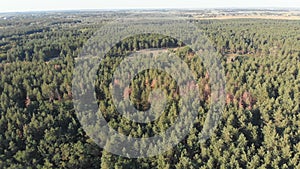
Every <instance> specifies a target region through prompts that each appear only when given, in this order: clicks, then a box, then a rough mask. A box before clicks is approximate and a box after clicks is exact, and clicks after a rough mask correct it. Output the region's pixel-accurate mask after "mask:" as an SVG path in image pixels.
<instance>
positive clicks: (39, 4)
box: [0, 0, 300, 12]
mask: <svg viewBox="0 0 300 169" xmlns="http://www.w3.org/2000/svg"><path fill="white" fill-rule="evenodd" d="M271 7H275V8H300V0H0V12H23V11H45V10H47V11H48V10H77V9H82V10H84V9H138V8H141V9H146V8H148V9H158V8H177V9H180V8H193V9H202V8H271Z"/></svg>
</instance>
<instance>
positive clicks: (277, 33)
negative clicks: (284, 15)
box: [0, 12, 300, 169]
mask: <svg viewBox="0 0 300 169" xmlns="http://www.w3.org/2000/svg"><path fill="white" fill-rule="evenodd" d="M121 15H122V16H124V15H127V13H121V12H120V13H117V12H103V13H100V12H99V13H98V12H91V13H84V12H82V13H80V12H79V13H71V12H66V13H60V14H55V13H45V14H43V13H34V14H15V15H13V16H9V17H6V18H5V19H3V18H0V168H22V169H23V168H178V169H180V168H299V167H300V129H299V127H300V113H299V112H300V109H299V106H300V105H299V103H300V100H299V99H300V73H299V70H300V63H299V62H300V22H299V21H293V20H289V21H287V20H263V19H235V20H190V21H191V22H194V23H195V24H197V25H199V28H201V29H202V30H203V33H204V34H205V35H206V36H207V37H208V38H209V40H210V42H211V43H212V44H213V46H214V47H215V49H216V50H217V51H218V53H219V57H220V59H221V60H222V65H223V67H224V69H225V76H226V106H225V109H224V112H223V113H222V117H221V120H220V122H219V124H218V126H217V129H216V130H215V131H214V133H213V134H212V136H211V137H210V138H209V139H208V140H206V141H205V142H204V143H203V142H200V139H199V137H200V136H199V133H200V132H201V130H202V127H203V122H204V118H205V113H206V111H207V110H208V108H209V105H210V99H209V98H210V94H211V90H210V85H209V78H210V75H209V74H207V71H206V69H205V67H202V66H201V67H197V65H202V64H194V62H193V58H195V57H196V56H194V53H193V51H192V50H191V49H190V48H188V47H187V46H184V44H182V43H181V42H179V41H177V40H176V39H173V38H172V37H168V36H163V35H156V34H155V35H153V34H152V35H151V34H144V35H139V36H136V37H131V38H128V39H125V40H124V41H122V42H120V43H118V44H117V45H116V46H115V47H114V48H112V49H111V51H109V52H108V54H107V55H106V58H107V59H105V60H104V61H103V62H102V63H101V64H100V67H99V74H98V76H99V78H98V80H97V81H96V82H95V86H96V91H95V92H96V94H97V98H98V104H99V108H100V109H101V110H102V111H103V112H105V114H104V116H105V118H106V119H107V121H109V124H110V125H111V126H112V127H113V128H114V129H115V130H117V131H118V132H121V133H123V134H125V135H131V136H135V137H149V136H151V135H155V134H157V133H159V132H161V131H164V130H166V129H167V128H168V127H169V126H170V125H172V123H173V121H174V119H175V118H176V116H177V113H178V102H179V100H180V98H179V97H178V94H177V92H178V88H177V86H176V82H174V80H172V78H171V77H170V76H168V75H166V74H165V73H164V72H159V71H155V70H147V71H144V72H142V73H140V74H139V75H138V76H136V77H134V78H133V81H132V83H131V86H130V87H129V88H127V89H126V90H125V91H124V92H123V93H119V94H120V95H122V96H123V97H130V98H131V100H132V101H133V102H134V104H135V106H136V108H137V109H140V110H146V109H148V108H149V106H151V105H149V103H148V102H147V101H146V100H147V97H148V95H149V92H150V91H151V90H153V89H157V88H160V87H162V86H167V87H165V88H164V92H165V93H166V94H167V96H169V97H168V104H167V106H166V108H165V110H164V114H163V115H162V116H161V118H159V119H158V120H157V121H155V122H153V123H150V124H147V125H142V124H139V123H134V122H130V121H128V120H126V119H124V118H122V116H120V115H119V114H118V113H116V111H115V110H114V106H113V105H112V102H111V98H110V96H109V92H108V90H109V88H108V86H109V85H108V84H110V83H111V82H112V80H111V77H112V73H113V72H112V70H114V67H115V66H116V65H117V64H118V63H119V62H120V61H121V60H122V58H124V57H125V56H126V54H128V53H129V52H133V51H139V50H144V49H149V48H164V49H168V53H169V54H175V55H176V56H178V57H180V58H181V59H182V60H183V61H185V62H186V63H187V64H188V65H189V67H190V68H191V69H193V70H195V72H197V73H198V74H197V77H198V79H197V82H199V86H200V87H199V88H198V89H199V91H200V93H201V96H200V100H201V107H202V109H201V110H199V118H198V119H197V121H196V122H195V125H194V128H193V130H191V131H190V134H189V135H188V136H187V137H185V138H184V139H183V140H182V141H181V142H180V144H178V145H177V146H175V147H174V148H173V149H172V150H170V151H168V152H166V153H164V154H161V155H158V156H154V157H149V158H137V159H135V158H133V159H132V158H125V157H121V156H117V155H114V154H111V153H109V152H106V151H105V150H103V149H101V148H99V147H98V146H97V145H96V143H95V142H94V141H93V140H92V139H91V138H90V137H89V136H88V134H87V133H86V132H85V131H84V130H83V128H82V127H81V124H80V122H79V120H78V119H77V117H76V113H75V110H74V106H73V102H72V98H73V97H72V77H73V69H74V62H75V59H76V58H77V57H78V55H79V53H80V50H81V47H82V46H83V45H84V43H85V42H87V40H88V39H89V38H90V37H92V36H93V34H94V33H95V32H96V31H97V30H98V29H99V28H101V26H103V24H105V23H107V22H108V21H109V20H110V19H111V18H114V17H118V16H121ZM175 29H176V28H175ZM82 80H84V79H82ZM82 83H83V82H82ZM114 83H115V84H118V85H120V86H122V85H123V84H121V83H118V82H117V81H115V82H114ZM141 86H144V87H141ZM195 86H196V85H195V84H191V86H190V88H191V89H195ZM83 90H84V89H83ZM119 104H122V103H119Z"/></svg>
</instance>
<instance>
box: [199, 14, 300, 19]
mask: <svg viewBox="0 0 300 169" xmlns="http://www.w3.org/2000/svg"><path fill="white" fill-rule="evenodd" d="M195 18H196V19H202V20H209V19H222V20H223V19H280V20H300V16H260V15H249V16H217V17H203V18H202V17H195Z"/></svg>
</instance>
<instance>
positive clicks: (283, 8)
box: [0, 7, 300, 14]
mask: <svg viewBox="0 0 300 169" xmlns="http://www.w3.org/2000/svg"><path fill="white" fill-rule="evenodd" d="M214 9H215V10H225V9H235V10H238V9H243V10H245V9H247V10H296V11H298V10H300V7H207V8H98V9H41V10H38V9H37V10H35V9H33V10H20V11H0V14H6V13H36V12H67V11H122V10H145V11H149V10H178V11H182V10H214Z"/></svg>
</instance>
